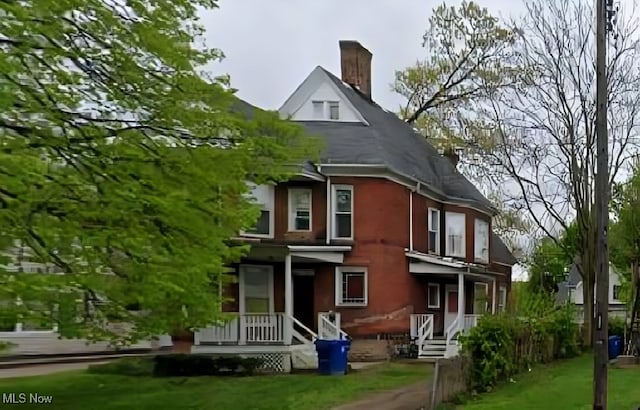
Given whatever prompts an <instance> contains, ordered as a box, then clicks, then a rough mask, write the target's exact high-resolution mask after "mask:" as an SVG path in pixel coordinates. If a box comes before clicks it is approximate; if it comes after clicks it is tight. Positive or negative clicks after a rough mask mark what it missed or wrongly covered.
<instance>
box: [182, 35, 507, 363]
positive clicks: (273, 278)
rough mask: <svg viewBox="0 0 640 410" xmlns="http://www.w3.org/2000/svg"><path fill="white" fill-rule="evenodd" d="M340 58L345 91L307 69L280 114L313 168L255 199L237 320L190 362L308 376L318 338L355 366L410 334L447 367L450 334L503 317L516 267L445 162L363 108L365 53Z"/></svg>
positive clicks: (450, 161)
mask: <svg viewBox="0 0 640 410" xmlns="http://www.w3.org/2000/svg"><path fill="white" fill-rule="evenodd" d="M340 51H341V63H342V79H339V78H337V77H336V76H334V75H333V74H331V73H330V72H328V71H326V70H325V69H323V68H322V67H316V68H315V69H314V70H313V71H312V72H311V74H309V76H308V77H307V78H306V79H305V80H304V81H303V82H302V83H301V84H300V85H299V86H298V88H297V89H296V90H295V91H294V92H293V94H292V95H291V96H290V97H289V98H288V99H287V101H286V102H285V103H284V104H283V105H282V107H281V108H280V113H281V115H282V117H284V118H290V119H291V120H292V121H296V122H299V123H301V124H302V125H304V127H305V128H306V129H307V130H308V132H309V133H310V134H312V135H315V136H318V137H320V138H321V139H323V140H324V142H325V147H324V151H323V153H322V158H321V161H320V163H318V164H312V163H306V164H304V166H303V167H302V168H301V170H300V172H299V173H298V175H297V176H296V177H295V178H293V179H292V180H290V181H288V182H286V183H281V184H278V185H277V186H257V187H254V189H253V194H254V197H255V198H256V200H257V201H258V203H260V204H261V205H262V206H263V208H262V209H263V212H262V215H261V217H260V219H259V221H258V223H257V225H256V227H255V228H254V229H253V230H252V231H251V232H244V233H242V235H241V239H242V240H244V241H247V242H250V243H251V245H252V247H251V251H250V253H249V254H248V256H247V257H246V258H245V259H244V260H243V261H242V262H241V263H240V264H238V265H237V266H234V267H233V268H234V270H235V273H236V274H237V275H238V283H237V284H235V285H233V286H231V287H229V288H228V289H224V292H226V293H227V294H228V295H230V296H232V297H233V298H234V300H236V302H235V303H234V304H233V306H226V307H225V311H228V312H236V313H239V315H238V316H237V317H236V318H235V319H234V320H232V321H231V322H229V323H227V324H222V325H221V326H217V327H210V328H206V329H201V330H200V331H199V332H196V334H195V344H194V346H193V351H194V352H197V353H210V354H218V353H229V352H235V353H244V354H260V355H264V356H265V357H268V358H269V360H271V361H273V364H274V366H276V367H278V368H281V369H283V370H288V369H289V366H290V364H292V365H293V366H294V367H298V366H299V367H304V366H305V365H307V366H313V365H314V360H315V359H314V357H313V356H314V353H313V344H312V341H313V339H314V338H315V337H321V338H340V337H345V336H346V335H349V336H350V337H351V338H352V339H353V350H354V352H356V351H357V350H358V345H359V344H360V345H361V346H365V345H367V343H366V342H360V341H361V340H366V339H368V340H371V339H373V340H376V339H381V338H384V337H385V336H387V335H393V334H411V336H413V337H414V338H415V339H416V340H417V343H418V345H419V350H420V354H421V355H422V356H430V355H452V354H455V353H456V349H457V346H456V342H455V340H456V339H455V338H456V335H457V334H459V333H460V332H463V331H464V330H465V329H468V328H469V327H471V326H474V325H475V323H476V322H477V319H478V317H479V316H480V315H482V314H485V313H491V312H496V311H498V310H500V309H503V308H504V307H505V304H506V300H507V295H508V293H509V290H510V286H511V269H512V266H513V265H514V264H515V263H516V260H515V258H514V257H513V255H512V254H511V253H510V252H509V250H508V249H507V247H506V246H505V244H504V243H503V242H502V240H501V239H500V238H499V237H498V236H497V235H496V234H494V233H493V232H492V226H491V223H492V217H493V216H494V215H495V214H496V209H495V208H494V207H493V206H492V205H491V203H490V202H489V201H488V200H487V199H486V198H485V197H484V196H483V195H482V194H481V193H480V192H479V191H478V190H477V189H476V188H475V187H474V186H473V184H471V183H470V182H469V181H468V180H467V179H466V178H465V177H464V176H462V175H461V174H460V173H459V172H458V171H457V170H456V166H455V161H456V159H455V158H447V157H445V156H443V155H441V154H440V153H438V151H437V150H436V149H435V148H434V147H433V146H431V145H430V144H429V143H428V142H427V140H426V139H425V138H424V137H423V136H421V135H419V134H417V133H416V132H415V131H414V130H413V129H412V127H411V126H410V125H408V124H407V123H405V122H404V121H402V120H401V119H399V118H398V117H397V116H396V115H395V114H393V113H391V112H388V111H386V110H384V109H383V108H381V107H380V106H378V105H377V104H376V103H375V102H373V101H372V100H371V61H372V55H371V53H370V52H369V51H368V50H366V49H365V48H364V47H362V46H361V45H360V44H359V43H357V42H354V41H340ZM369 345H370V343H369ZM289 358H291V360H289Z"/></svg>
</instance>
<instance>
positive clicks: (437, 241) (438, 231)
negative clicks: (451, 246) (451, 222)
mask: <svg viewBox="0 0 640 410" xmlns="http://www.w3.org/2000/svg"><path fill="white" fill-rule="evenodd" d="M427 212H428V215H427V218H428V219H427V225H428V227H427V251H429V253H431V251H430V247H431V243H429V241H430V239H431V235H430V234H431V232H435V233H436V250H435V254H436V255H439V254H440V242H441V240H442V238H441V237H440V232H441V231H440V225H442V224H441V223H440V210H439V209H436V208H429V209H428V211H427ZM432 212H436V213H437V215H438V216H437V218H438V229H436V230H433V229H431V228H432V226H431V213H432Z"/></svg>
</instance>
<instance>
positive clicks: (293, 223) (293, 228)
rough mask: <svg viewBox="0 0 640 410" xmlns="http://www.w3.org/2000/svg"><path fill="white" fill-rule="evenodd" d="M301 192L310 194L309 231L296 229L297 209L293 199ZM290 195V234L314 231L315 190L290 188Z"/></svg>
mask: <svg viewBox="0 0 640 410" xmlns="http://www.w3.org/2000/svg"><path fill="white" fill-rule="evenodd" d="M300 192H308V193H309V229H296V215H295V212H294V211H296V209H295V206H294V203H293V198H294V194H296V193H300ZM288 195H289V201H288V202H289V205H288V213H289V232H311V230H312V229H313V190H312V189H311V188H289V193H288Z"/></svg>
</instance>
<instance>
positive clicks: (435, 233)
mask: <svg viewBox="0 0 640 410" xmlns="http://www.w3.org/2000/svg"><path fill="white" fill-rule="evenodd" d="M428 218H429V220H428V224H429V244H428V246H429V248H428V250H429V252H430V253H435V254H439V253H440V211H439V210H437V209H434V208H429V217H428Z"/></svg>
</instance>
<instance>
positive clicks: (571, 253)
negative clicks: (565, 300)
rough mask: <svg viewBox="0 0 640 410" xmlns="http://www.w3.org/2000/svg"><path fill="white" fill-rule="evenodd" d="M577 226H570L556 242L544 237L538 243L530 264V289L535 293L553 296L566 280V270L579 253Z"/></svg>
mask: <svg viewBox="0 0 640 410" xmlns="http://www.w3.org/2000/svg"><path fill="white" fill-rule="evenodd" d="M576 233H577V226H576V224H575V223H573V224H571V225H569V226H568V228H567V230H566V231H565V232H564V233H563V234H562V235H560V240H559V241H555V240H553V239H551V238H549V237H543V238H542V239H540V241H538V242H537V244H536V247H535V249H534V251H533V252H532V254H531V256H530V258H529V262H528V264H527V265H528V266H527V267H528V273H529V282H528V284H529V289H530V290H531V291H532V292H534V293H547V294H551V293H553V292H556V291H557V284H558V283H560V282H562V281H564V280H565V279H566V277H565V276H566V270H567V269H568V268H569V266H570V265H571V264H572V263H573V260H574V258H575V256H576V252H577V249H578V248H577V245H578V244H577V237H576Z"/></svg>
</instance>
